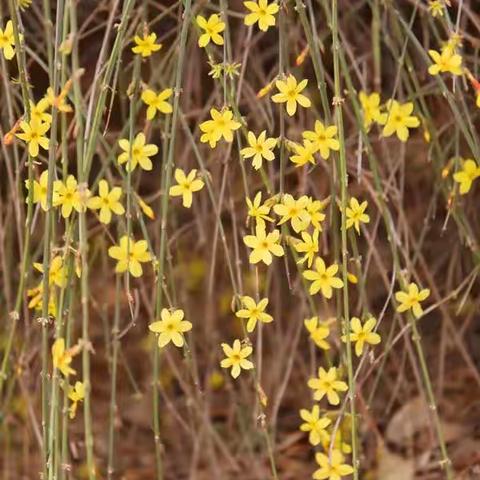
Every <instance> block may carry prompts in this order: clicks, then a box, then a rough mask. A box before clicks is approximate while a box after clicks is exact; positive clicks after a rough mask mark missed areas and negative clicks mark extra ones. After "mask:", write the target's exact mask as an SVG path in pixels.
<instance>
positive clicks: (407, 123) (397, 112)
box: [381, 100, 420, 142]
mask: <svg viewBox="0 0 480 480" xmlns="http://www.w3.org/2000/svg"><path fill="white" fill-rule="evenodd" d="M412 112H413V103H412V102H408V103H403V104H401V103H398V102H397V101H396V100H389V101H388V102H387V113H386V114H384V115H383V118H382V122H381V123H382V124H385V127H384V128H383V135H384V136H385V137H389V136H390V135H392V134H394V133H396V134H397V137H398V138H399V139H400V140H401V141H402V142H406V141H407V140H408V135H409V131H408V129H409V128H416V127H418V126H419V125H420V120H419V119H418V118H417V117H416V116H415V115H411V114H412Z"/></svg>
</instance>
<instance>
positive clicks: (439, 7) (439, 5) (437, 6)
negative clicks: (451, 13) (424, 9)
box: [428, 0, 444, 17]
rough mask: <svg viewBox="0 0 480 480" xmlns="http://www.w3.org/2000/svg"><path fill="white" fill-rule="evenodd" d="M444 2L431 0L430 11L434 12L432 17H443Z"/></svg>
mask: <svg viewBox="0 0 480 480" xmlns="http://www.w3.org/2000/svg"><path fill="white" fill-rule="evenodd" d="M443 9H444V4H443V1H442V0H429V2H428V11H429V12H430V13H431V14H432V17H437V16H438V17H443V14H444V12H443Z"/></svg>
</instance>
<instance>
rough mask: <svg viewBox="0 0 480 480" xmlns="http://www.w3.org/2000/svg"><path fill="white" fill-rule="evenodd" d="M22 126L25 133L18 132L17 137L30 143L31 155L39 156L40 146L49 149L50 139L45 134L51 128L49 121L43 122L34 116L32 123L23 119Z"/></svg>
mask: <svg viewBox="0 0 480 480" xmlns="http://www.w3.org/2000/svg"><path fill="white" fill-rule="evenodd" d="M20 128H21V129H22V130H23V133H17V137H18V138H20V139H21V140H23V141H24V142H26V143H27V144H28V153H29V154H30V156H31V157H38V151H39V146H40V147H42V148H43V149H44V150H48V144H49V140H48V138H47V137H46V136H45V134H46V133H47V132H48V130H50V124H49V123H42V122H39V121H38V120H37V119H35V118H32V119H31V120H30V123H28V122H26V121H25V120H22V121H21V122H20Z"/></svg>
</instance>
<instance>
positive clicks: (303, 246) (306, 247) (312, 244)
mask: <svg viewBox="0 0 480 480" xmlns="http://www.w3.org/2000/svg"><path fill="white" fill-rule="evenodd" d="M319 233H320V232H319V230H317V229H315V230H314V231H313V233H312V235H310V234H309V233H308V232H302V233H301V235H302V241H300V242H297V243H295V250H296V251H297V252H298V253H304V254H305V255H304V256H303V257H302V258H301V259H300V260H299V261H298V262H297V263H299V264H301V263H304V262H307V266H308V268H310V267H311V266H312V263H313V259H314V257H315V255H316V254H317V253H318V234H319Z"/></svg>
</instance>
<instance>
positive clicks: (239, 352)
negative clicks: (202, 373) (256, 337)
mask: <svg viewBox="0 0 480 480" xmlns="http://www.w3.org/2000/svg"><path fill="white" fill-rule="evenodd" d="M222 348H223V353H225V356H226V357H227V358H224V359H223V360H222V361H221V362H220V366H221V367H222V368H230V367H231V368H232V370H231V372H230V373H231V375H232V377H233V378H237V377H238V376H239V375H240V372H241V371H242V369H243V370H251V369H252V368H253V363H252V362H251V361H250V360H248V359H247V357H249V356H250V355H251V354H252V351H253V348H252V347H251V346H250V345H245V346H242V343H241V342H240V340H239V339H238V338H237V339H236V340H235V341H234V342H233V345H232V346H230V345H228V344H227V343H222Z"/></svg>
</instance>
